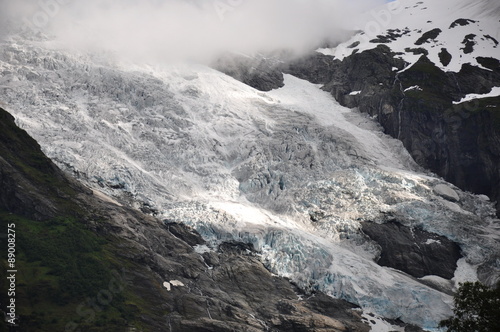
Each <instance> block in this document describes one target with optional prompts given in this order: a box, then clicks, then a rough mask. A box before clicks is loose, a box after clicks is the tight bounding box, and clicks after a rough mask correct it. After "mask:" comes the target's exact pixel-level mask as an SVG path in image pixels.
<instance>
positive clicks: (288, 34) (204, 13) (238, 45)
mask: <svg viewBox="0 0 500 332" xmlns="http://www.w3.org/2000/svg"><path fill="white" fill-rule="evenodd" d="M384 2H385V1H384V0H0V4H1V6H2V8H1V10H0V12H2V13H4V15H5V14H6V13H8V14H9V15H10V16H11V17H13V16H14V17H16V21H17V22H22V23H23V25H24V26H25V27H28V28H29V29H42V30H43V31H44V32H45V33H50V34H51V35H54V36H56V37H57V39H58V40H59V41H60V42H62V43H63V45H66V46H71V47H77V48H80V49H84V50H106V51H111V52H113V53H116V54H121V55H123V56H127V57H131V58H134V59H146V60H148V61H151V60H177V59H194V60H198V61H204V60H209V59H211V58H213V57H214V56H217V55H218V54H220V53H221V52H227V51H233V52H241V53H255V52H259V51H266V50H271V49H280V48H291V49H294V50H297V51H300V50H304V49H307V48H310V47H313V46H315V45H317V44H318V43H320V42H321V41H322V40H325V39H330V40H332V39H333V40H335V39H336V38H338V37H339V36H340V35H341V34H342V32H343V29H347V28H356V25H358V27H361V26H362V23H360V22H358V21H356V19H357V18H358V17H359V14H360V13H362V12H366V11H367V10H368V9H370V8H374V7H376V6H377V5H379V4H382V3H384Z"/></svg>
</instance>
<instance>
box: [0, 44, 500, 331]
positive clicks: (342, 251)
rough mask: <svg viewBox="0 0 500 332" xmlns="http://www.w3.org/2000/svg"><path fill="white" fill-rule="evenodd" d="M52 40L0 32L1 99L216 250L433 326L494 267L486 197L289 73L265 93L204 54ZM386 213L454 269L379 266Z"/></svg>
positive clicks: (60, 159) (65, 149)
mask: <svg viewBox="0 0 500 332" xmlns="http://www.w3.org/2000/svg"><path fill="white" fill-rule="evenodd" d="M51 47H52V45H51V44H50V43H47V42H29V41H25V40H23V39H22V38H18V39H12V40H10V41H9V42H7V43H6V44H4V46H3V47H2V54H1V59H2V60H1V63H0V68H1V71H2V87H3V93H4V94H3V100H4V101H5V102H6V103H8V104H9V105H10V107H11V109H12V111H13V112H14V113H15V115H16V118H17V121H18V122H19V123H20V124H21V125H22V126H23V127H24V128H26V129H27V130H28V131H29V132H30V133H31V134H33V135H34V136H35V137H36V138H37V139H38V140H39V141H40V142H41V144H42V147H43V149H44V151H45V152H46V153H47V154H48V155H49V156H50V157H51V158H52V159H53V160H55V161H56V162H57V163H58V164H59V165H60V166H61V167H63V168H64V169H66V170H68V171H70V172H72V173H73V174H74V175H75V176H76V177H78V178H80V179H81V180H83V181H85V182H86V183H88V184H89V185H91V186H94V187H95V188H99V189H100V190H102V191H104V192H106V193H108V194H109V195H114V196H116V197H119V198H120V199H122V200H125V201H127V202H129V203H130V204H132V205H134V206H136V207H137V208H140V209H142V210H144V211H147V212H150V213H153V214H156V215H157V216H158V217H160V218H162V219H164V220H165V221H168V222H172V221H175V222H183V223H185V224H188V225H191V226H193V227H195V228H196V229H197V230H198V231H199V232H200V233H201V234H202V235H203V236H204V238H205V239H206V240H207V241H208V242H209V243H208V244H209V245H210V246H212V247H214V248H217V246H218V245H219V244H220V242H221V241H227V240H231V241H233V240H236V241H242V242H247V243H252V244H253V246H254V247H255V249H256V250H257V251H258V252H259V255H260V256H259V257H260V259H261V260H262V261H263V262H264V263H265V265H266V267H268V268H269V269H270V270H271V271H273V272H274V273H277V274H279V275H282V276H286V277H289V278H291V279H292V280H293V281H294V282H296V283H297V284H298V285H299V286H300V287H301V288H303V289H306V290H322V291H324V292H326V293H328V294H330V295H333V296H335V297H338V298H342V299H345V300H348V301H350V302H353V303H356V304H358V305H361V306H362V307H363V308H364V310H365V311H366V312H374V313H376V314H379V315H382V316H385V317H388V318H394V319H395V318H400V319H402V320H403V321H406V322H409V323H415V324H419V325H421V326H425V327H428V328H432V327H435V326H436V325H437V322H438V321H439V320H440V319H443V318H446V317H447V316H448V315H449V314H450V313H451V310H450V304H451V296H450V295H449V293H450V291H451V290H452V288H453V285H454V284H455V283H457V282H459V281H462V280H465V279H475V278H478V277H479V278H481V280H486V279H488V278H491V279H488V280H489V281H494V280H496V279H497V278H498V276H499V272H498V269H497V267H496V266H495V264H494V262H495V259H496V255H497V254H498V251H497V250H496V249H497V248H498V237H499V234H498V229H496V228H495V222H496V219H495V217H494V213H493V209H492V205H491V204H490V203H489V202H487V201H485V200H483V199H481V198H480V197H475V196H473V195H471V194H468V193H466V192H461V191H460V190H458V189H457V188H454V187H453V186H451V185H449V184H445V182H444V181H443V180H441V179H439V178H436V177H434V176H432V175H431V174H426V173H422V172H421V171H419V168H418V166H416V165H415V164H414V162H413V161H412V159H411V158H410V157H409V155H408V154H407V153H406V152H405V150H404V149H403V148H402V146H401V144H400V143H399V142H398V141H396V140H394V139H391V138H389V137H388V136H386V135H384V134H382V133H381V132H380V128H378V127H377V125H376V124H375V122H373V121H372V120H371V119H369V118H366V117H364V116H363V115H360V114H358V113H356V112H353V111H352V110H349V109H347V108H344V107H341V106H340V105H338V103H336V102H335V100H333V98H332V97H331V96H329V94H328V93H326V92H322V91H321V90H319V89H318V88H319V87H318V86H315V85H313V84H311V83H308V82H306V81H303V80H301V79H298V78H296V77H293V76H285V78H284V83H285V85H284V87H283V88H282V89H279V90H276V91H272V92H269V93H263V92H259V91H256V90H254V89H252V88H249V87H248V86H245V85H243V84H241V83H239V82H237V81H235V80H233V79H232V78H230V77H228V76H225V75H223V74H221V73H219V72H217V71H214V70H211V69H208V68H206V67H203V66H194V65H191V66H177V67H175V66H170V67H168V66H167V67H147V66H132V65H130V64H114V63H109V62H103V61H102V59H100V58H93V57H91V56H87V55H76V54H71V53H68V52H63V51H58V50H53V49H51ZM440 185H441V186H442V185H444V188H446V189H445V190H444V191H443V190H439V188H441V187H440ZM445 193H451V194H448V195H447V194H445ZM453 193H454V194H453ZM393 221H397V222H398V223H400V224H402V225H403V227H405V228H406V229H407V230H408V232H409V234H412V232H413V230H414V229H416V228H418V229H421V230H423V231H425V232H423V233H422V234H424V237H423V238H421V241H422V243H420V244H419V245H420V246H421V247H422V248H426V246H435V245H437V246H441V242H440V241H437V240H438V239H439V238H436V237H435V236H437V235H438V236H444V237H447V238H448V239H450V240H451V241H452V242H455V243H457V244H458V245H459V246H460V250H461V255H462V256H463V258H461V259H459V260H458V261H457V259H458V257H456V255H451V256H450V257H449V258H448V259H449V260H450V263H451V266H452V267H451V274H452V275H453V280H452V281H450V280H446V279H443V278H442V277H433V276H431V275H427V273H435V274H439V275H441V274H443V275H444V276H446V277H447V278H449V275H450V271H439V270H438V268H437V267H436V266H434V267H432V268H431V270H427V271H428V272H426V273H425V274H426V276H425V277H424V278H421V279H417V278H419V277H420V276H419V275H415V276H411V275H408V274H405V273H401V272H399V271H396V270H394V269H392V268H390V267H381V266H380V265H378V264H376V261H378V260H379V257H380V256H381V255H382V254H383V253H384V252H386V251H390V250H393V249H390V248H388V247H383V246H381V245H380V244H378V243H377V242H375V241H373V240H372V239H370V238H369V237H368V236H367V235H366V234H364V233H363V232H362V231H361V229H362V227H363V226H362V223H370V222H371V223H373V225H374V227H377V226H376V225H379V224H384V223H386V222H393ZM134 228H137V226H134ZM145 238H148V236H145ZM443 245H444V244H443ZM396 250H398V249H396ZM438 250H439V249H438ZM425 252H433V251H432V250H429V251H427V250H422V251H420V252H419V254H424V253H425ZM453 257H454V258H453ZM427 261H428V260H427V259H424V260H420V259H419V258H418V257H417V259H413V260H412V264H413V265H414V266H418V265H419V264H422V262H427ZM391 264H392V263H391ZM436 265H439V264H436ZM389 266H391V265H389ZM394 267H396V266H394ZM418 269H419V268H417V270H418ZM411 271H414V269H409V270H408V271H407V272H411ZM429 271H430V272H429Z"/></svg>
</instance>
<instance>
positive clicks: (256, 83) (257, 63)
mask: <svg viewBox="0 0 500 332" xmlns="http://www.w3.org/2000/svg"><path fill="white" fill-rule="evenodd" d="M270 57H271V58H260V57H256V58H249V57H244V56H238V55H235V54H231V55H226V56H223V57H220V58H219V59H218V60H217V61H216V62H215V63H214V64H212V67H213V68H215V69H217V70H218V71H220V72H223V73H224V74H227V75H229V76H231V77H233V78H235V79H237V80H238V81H240V82H243V83H245V84H247V85H249V86H251V87H253V88H255V89H257V90H260V91H270V90H273V89H277V88H280V87H282V86H283V85H284V82H283V74H282V73H281V70H280V69H279V65H280V60H279V59H278V58H272V56H270Z"/></svg>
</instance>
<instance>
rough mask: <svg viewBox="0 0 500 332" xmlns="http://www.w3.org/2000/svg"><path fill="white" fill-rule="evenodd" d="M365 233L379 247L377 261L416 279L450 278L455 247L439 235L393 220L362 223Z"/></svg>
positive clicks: (453, 267)
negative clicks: (430, 277)
mask: <svg viewBox="0 0 500 332" xmlns="http://www.w3.org/2000/svg"><path fill="white" fill-rule="evenodd" d="M362 226H363V232H365V233H366V234H367V235H368V236H369V237H370V238H371V239H372V240H374V241H375V242H377V243H378V244H379V245H380V246H381V248H382V254H381V256H380V259H379V260H378V264H380V265H382V266H388V267H392V268H395V269H398V270H401V271H404V272H406V273H408V274H410V275H412V276H414V277H416V278H421V277H424V276H426V275H436V276H440V277H442V278H445V279H451V278H453V276H454V274H455V270H456V268H457V264H456V263H457V261H458V259H460V258H461V255H460V248H459V246H458V245H457V244H456V243H454V242H452V241H450V240H448V239H447V238H445V237H443V236H438V235H435V234H432V233H429V232H425V231H423V230H420V229H418V228H414V229H411V228H409V227H406V226H403V225H401V224H400V223H397V222H391V223H387V224H376V223H369V222H365V223H363V224H362Z"/></svg>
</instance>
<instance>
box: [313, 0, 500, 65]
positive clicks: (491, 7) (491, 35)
mask: <svg viewBox="0 0 500 332" xmlns="http://www.w3.org/2000/svg"><path fill="white" fill-rule="evenodd" d="M367 16H368V23H366V24H365V25H364V26H362V27H360V28H359V30H360V31H361V32H360V33H358V34H356V35H354V36H353V37H352V38H351V39H350V40H348V41H346V42H345V43H342V44H340V45H339V46H337V47H336V48H333V49H320V50H318V51H320V52H322V53H324V54H327V55H333V56H334V57H336V58H337V59H340V60H342V59H344V58H345V57H347V56H349V55H351V54H353V53H355V52H362V51H365V50H368V49H372V48H375V47H377V45H380V44H384V45H387V46H388V47H389V48H390V49H391V50H392V51H393V52H395V53H397V54H399V57H401V58H402V59H404V60H405V61H406V62H408V63H409V64H412V63H414V62H415V61H416V60H418V59H419V58H420V57H421V56H422V54H426V55H427V56H428V58H429V59H430V60H431V61H432V62H433V63H434V64H435V65H436V66H438V67H440V68H441V69H443V70H445V71H453V72H458V71H460V69H461V67H462V65H463V64H465V63H469V64H472V65H475V66H481V65H480V64H479V63H478V62H477V58H478V57H492V58H497V57H498V55H499V54H500V45H499V43H500V20H499V18H500V5H499V3H498V2H497V1H494V0H475V1H470V0H459V1H456V0H443V1H432V0H400V1H394V2H390V3H388V4H387V5H386V6H384V7H382V8H378V9H374V10H372V11H370V12H369V13H367Z"/></svg>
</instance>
